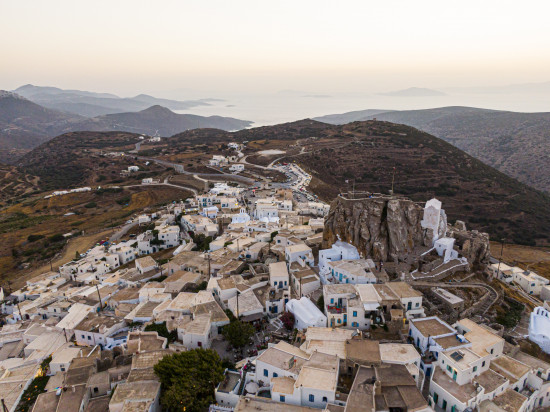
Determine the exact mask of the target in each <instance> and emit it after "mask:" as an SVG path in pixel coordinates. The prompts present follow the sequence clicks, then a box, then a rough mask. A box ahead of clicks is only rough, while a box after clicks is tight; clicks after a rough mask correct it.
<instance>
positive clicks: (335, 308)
mask: <svg viewBox="0 0 550 412" xmlns="http://www.w3.org/2000/svg"><path fill="white" fill-rule="evenodd" d="M327 312H328V313H332V314H343V313H347V312H348V308H347V306H344V305H327Z"/></svg>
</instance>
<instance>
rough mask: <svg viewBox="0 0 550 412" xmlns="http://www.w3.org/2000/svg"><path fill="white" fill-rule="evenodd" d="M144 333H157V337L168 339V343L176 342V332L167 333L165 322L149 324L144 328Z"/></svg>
mask: <svg viewBox="0 0 550 412" xmlns="http://www.w3.org/2000/svg"><path fill="white" fill-rule="evenodd" d="M145 332H157V333H158V335H159V336H161V337H163V338H166V339H168V343H172V342H175V341H176V340H178V332H177V331H175V330H173V331H171V332H170V331H168V328H167V327H166V322H162V323H151V324H149V325H147V326H145Z"/></svg>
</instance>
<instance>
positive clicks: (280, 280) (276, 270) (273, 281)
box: [269, 262, 289, 289]
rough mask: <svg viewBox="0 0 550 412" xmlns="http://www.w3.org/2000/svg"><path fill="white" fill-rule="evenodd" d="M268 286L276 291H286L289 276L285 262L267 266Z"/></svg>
mask: <svg viewBox="0 0 550 412" xmlns="http://www.w3.org/2000/svg"><path fill="white" fill-rule="evenodd" d="M269 284H270V285H271V287H273V288H276V289H288V286H289V276H288V269H287V266H286V263H285V262H275V263H270V264H269Z"/></svg>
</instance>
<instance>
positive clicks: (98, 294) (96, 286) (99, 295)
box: [95, 285, 103, 310]
mask: <svg viewBox="0 0 550 412" xmlns="http://www.w3.org/2000/svg"><path fill="white" fill-rule="evenodd" d="M95 288H96V290H97V296H98V297H99V310H101V309H103V305H102V304H101V294H100V293H99V285H95Z"/></svg>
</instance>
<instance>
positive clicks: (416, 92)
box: [378, 87, 446, 97]
mask: <svg viewBox="0 0 550 412" xmlns="http://www.w3.org/2000/svg"><path fill="white" fill-rule="evenodd" d="M378 94H379V95H382V96H392V97H433V96H446V94H445V93H443V92H440V91H439V90H433V89H426V88H424V87H409V88H408V89H403V90H396V91H393V92H386V93H378Z"/></svg>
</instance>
